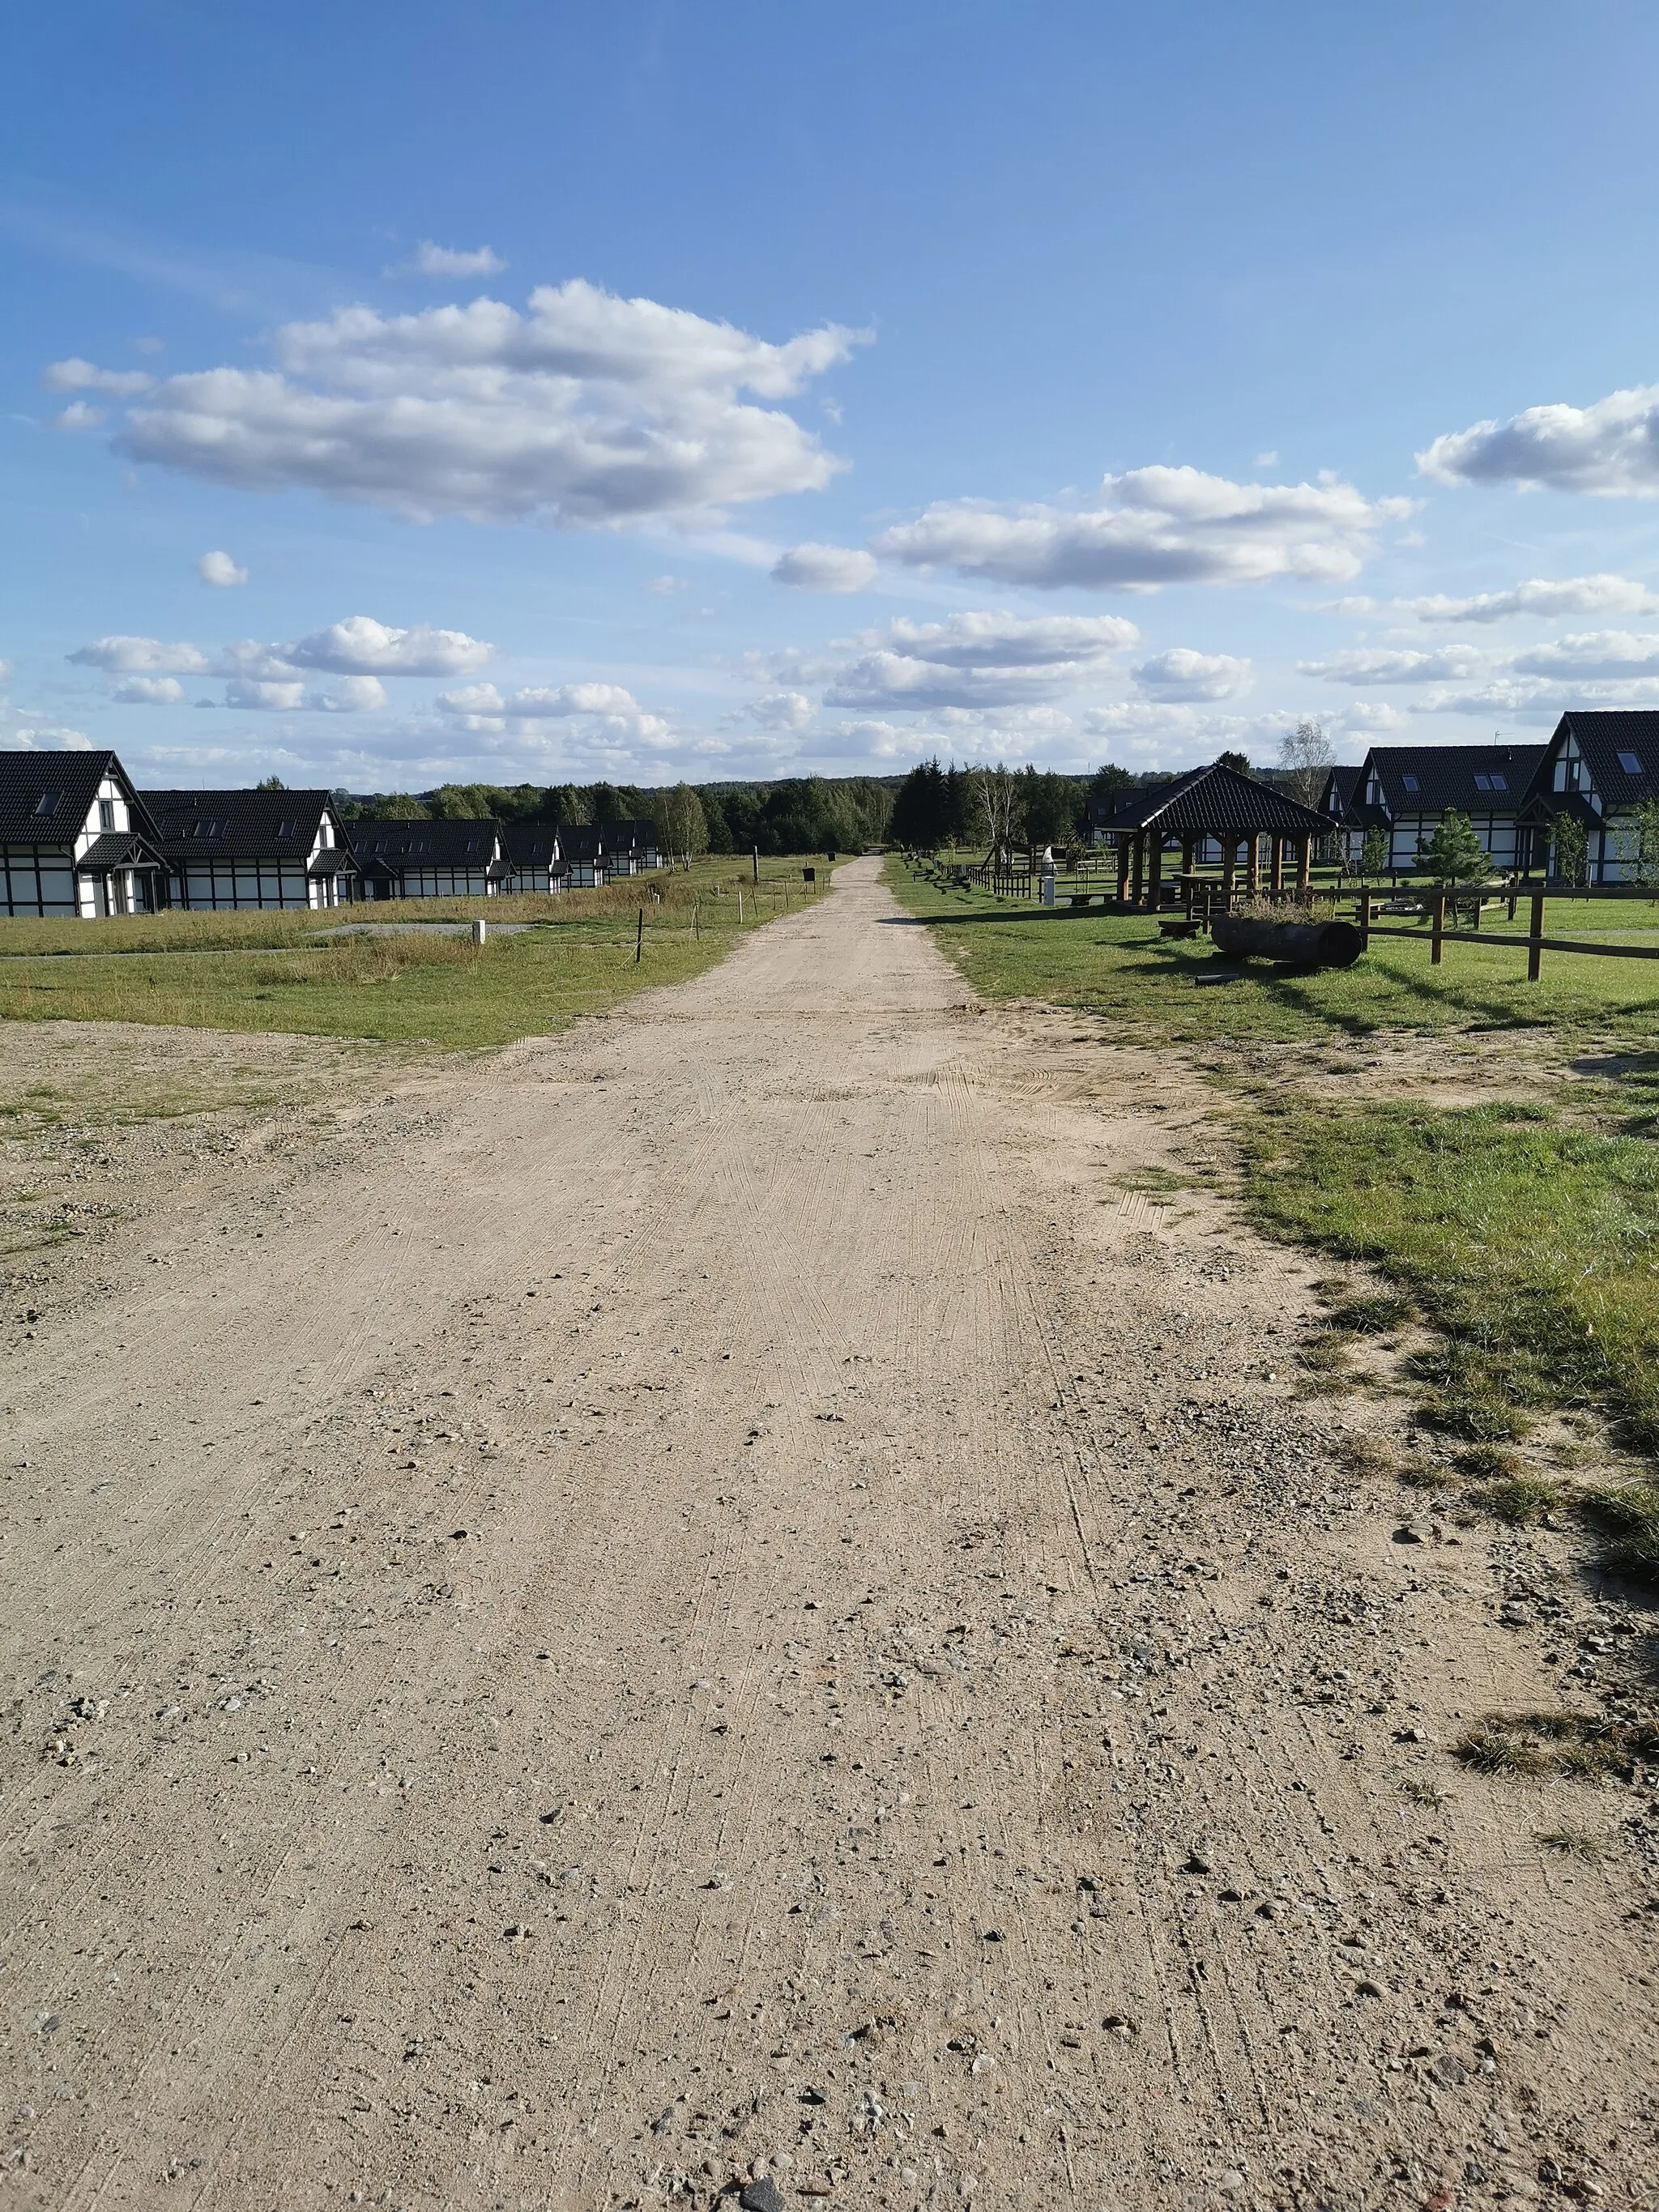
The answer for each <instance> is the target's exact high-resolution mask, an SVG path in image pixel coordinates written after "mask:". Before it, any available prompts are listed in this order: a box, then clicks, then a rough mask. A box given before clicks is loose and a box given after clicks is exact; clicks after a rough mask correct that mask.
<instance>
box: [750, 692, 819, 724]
mask: <svg viewBox="0 0 1659 2212" xmlns="http://www.w3.org/2000/svg"><path fill="white" fill-rule="evenodd" d="M742 712H743V716H744V720H747V721H750V722H754V723H757V724H758V725H759V726H760V727H761V728H762V729H763V730H804V729H805V727H806V726H807V724H808V723H809V722H810V721H811V719H812V713H813V708H812V702H811V700H810V699H809V698H808V697H807V696H806V695H805V692H804V691H769V692H768V693H767V694H766V696H764V698H761V699H751V700H750V702H749V704H748V705H747V706H746V707H745V708H744V709H743V710H742Z"/></svg>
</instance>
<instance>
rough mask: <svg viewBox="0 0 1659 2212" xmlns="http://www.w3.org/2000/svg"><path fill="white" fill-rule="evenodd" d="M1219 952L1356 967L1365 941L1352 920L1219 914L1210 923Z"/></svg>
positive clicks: (1302, 965)
mask: <svg viewBox="0 0 1659 2212" xmlns="http://www.w3.org/2000/svg"><path fill="white" fill-rule="evenodd" d="M1210 938H1211V941H1212V944H1213V945H1214V946H1215V948H1216V951H1218V952H1226V953H1230V954H1231V955H1232V957H1234V958H1235V959H1245V958H1249V957H1251V956H1252V955H1254V957H1255V958H1256V959H1258V960H1282V961H1284V962H1285V963H1286V965H1287V966H1291V967H1296V968H1352V966H1353V963H1354V962H1355V961H1356V960H1358V957H1359V956H1360V954H1361V953H1362V952H1363V951H1364V949H1365V940H1364V938H1363V937H1362V936H1361V935H1360V933H1359V932H1358V930H1357V929H1356V928H1355V927H1354V926H1353V924H1352V922H1351V921H1258V920H1256V919H1255V917H1254V916H1249V915H1238V914H1225V915H1223V914H1218V915H1217V916H1216V918H1215V920H1214V921H1212V923H1211V924H1210Z"/></svg>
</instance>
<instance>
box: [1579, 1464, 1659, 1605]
mask: <svg viewBox="0 0 1659 2212" xmlns="http://www.w3.org/2000/svg"><path fill="white" fill-rule="evenodd" d="M1583 1505H1584V1510H1586V1511H1587V1512H1588V1513H1589V1514H1590V1515H1592V1516H1594V1518H1595V1519H1596V1520H1598V1521H1599V1522H1601V1525H1602V1527H1603V1528H1606V1529H1607V1532H1608V1534H1607V1547H1606V1550H1605V1551H1604V1553H1603V1554H1602V1556H1603V1559H1605V1561H1606V1564H1607V1566H1609V1567H1610V1568H1611V1569H1612V1570H1613V1573H1614V1574H1620V1575H1628V1576H1629V1577H1630V1578H1631V1579H1632V1582H1642V1583H1659V1485H1656V1484H1654V1483H1651V1482H1631V1483H1622V1484H1619V1485H1613V1484H1608V1485H1605V1486H1602V1487H1601V1488H1600V1489H1596V1490H1592V1491H1589V1492H1587V1493H1586V1494H1585V1496H1584V1498H1583Z"/></svg>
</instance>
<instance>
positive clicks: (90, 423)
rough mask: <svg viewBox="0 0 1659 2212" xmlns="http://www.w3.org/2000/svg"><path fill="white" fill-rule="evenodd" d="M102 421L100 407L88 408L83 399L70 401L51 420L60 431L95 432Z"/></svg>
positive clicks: (102, 416) (102, 412) (102, 413)
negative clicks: (60, 412)
mask: <svg viewBox="0 0 1659 2212" xmlns="http://www.w3.org/2000/svg"><path fill="white" fill-rule="evenodd" d="M103 419H104V410H103V409H102V408H101V407H88V404H87V403H86V401H85V400H84V399H71V400H70V404H69V405H68V406H67V407H65V408H64V410H63V412H62V414H60V415H56V416H53V417H52V420H53V421H54V422H56V424H57V426H58V428H59V429H60V430H95V429H96V428H98V426H99V424H100V422H102V421H103Z"/></svg>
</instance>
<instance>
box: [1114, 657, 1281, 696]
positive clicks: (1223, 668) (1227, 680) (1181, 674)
mask: <svg viewBox="0 0 1659 2212" xmlns="http://www.w3.org/2000/svg"><path fill="white" fill-rule="evenodd" d="M1131 672H1132V673H1133V677H1134V680H1135V683H1136V684H1137V685H1138V686H1139V689H1140V690H1142V691H1144V692H1146V695H1147V696H1148V697H1149V698H1153V699H1167V700H1170V701H1179V700H1188V699H1194V700H1195V699H1236V698H1237V697H1238V696H1240V695H1241V694H1242V693H1243V692H1246V691H1248V690H1249V688H1250V685H1251V684H1252V683H1253V682H1254V681H1255V671H1254V669H1253V668H1252V667H1251V665H1250V664H1249V661H1248V660H1238V659H1234V658H1233V656H1232V655H1231V653H1194V651H1193V650H1192V649H1191V647H1188V646H1184V645H1177V646H1175V647H1171V648H1170V651H1169V652H1168V653H1158V654H1156V655H1154V657H1153V658H1152V659H1151V660H1143V661H1142V662H1141V664H1140V665H1139V668H1137V669H1134V670H1133V671H1131Z"/></svg>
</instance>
